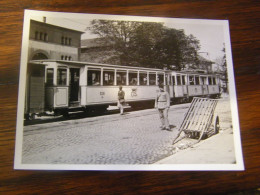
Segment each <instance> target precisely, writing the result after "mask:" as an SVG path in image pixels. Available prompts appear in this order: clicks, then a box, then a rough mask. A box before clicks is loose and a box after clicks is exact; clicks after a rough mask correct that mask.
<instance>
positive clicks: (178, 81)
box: [176, 75, 181, 85]
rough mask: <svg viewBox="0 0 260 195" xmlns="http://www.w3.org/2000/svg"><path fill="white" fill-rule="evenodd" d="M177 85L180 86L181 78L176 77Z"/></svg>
mask: <svg viewBox="0 0 260 195" xmlns="http://www.w3.org/2000/svg"><path fill="white" fill-rule="evenodd" d="M176 78H177V85H181V76H180V75H177V77H176Z"/></svg>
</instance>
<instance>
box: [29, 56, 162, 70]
mask: <svg viewBox="0 0 260 195" xmlns="http://www.w3.org/2000/svg"><path fill="white" fill-rule="evenodd" d="M44 62H57V63H60V64H64V65H76V66H85V65H90V66H97V67H107V68H123V69H138V70H146V71H148V70H153V71H161V72H164V71H165V70H163V69H159V68H145V67H138V66H122V65H113V64H102V63H93V62H82V61H67V60H52V59H46V60H33V61H30V63H38V64H41V63H44Z"/></svg>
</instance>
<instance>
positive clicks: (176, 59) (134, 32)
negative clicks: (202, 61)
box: [88, 20, 200, 70]
mask: <svg viewBox="0 0 260 195" xmlns="http://www.w3.org/2000/svg"><path fill="white" fill-rule="evenodd" d="M88 29H89V30H90V31H91V32H92V33H94V34H97V35H98V36H99V37H100V38H102V40H103V41H104V44H107V43H110V44H111V46H112V48H113V49H114V50H115V53H116V55H117V56H118V58H119V59H120V64H121V65H134V66H144V67H151V68H167V69H177V70H182V69H184V68H185V67H186V66H187V65H192V66H196V65H198V58H197V56H198V52H197V51H198V50H199V49H200V45H199V41H198V40H197V39H196V38H195V37H194V36H192V35H189V36H186V35H185V34H184V31H183V30H176V29H172V28H167V27H165V26H164V25H163V23H155V22H136V21H113V20H93V21H92V22H91V27H89V28H88ZM114 57H115V56H113V58H114Z"/></svg>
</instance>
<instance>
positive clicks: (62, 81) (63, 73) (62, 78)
mask: <svg viewBox="0 0 260 195" xmlns="http://www.w3.org/2000/svg"><path fill="white" fill-rule="evenodd" d="M57 74H58V75H57V76H58V78H57V79H58V85H66V84H67V70H66V69H58V72H57Z"/></svg>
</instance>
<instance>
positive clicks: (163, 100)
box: [154, 84, 171, 131]
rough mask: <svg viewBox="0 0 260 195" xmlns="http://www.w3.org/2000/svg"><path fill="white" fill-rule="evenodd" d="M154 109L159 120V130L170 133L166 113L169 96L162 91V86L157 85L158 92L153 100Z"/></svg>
mask: <svg viewBox="0 0 260 195" xmlns="http://www.w3.org/2000/svg"><path fill="white" fill-rule="evenodd" d="M154 107H155V108H157V109H158V112H159V117H160V120H161V124H162V126H161V129H162V130H167V131H170V130H171V129H170V125H169V120H168V112H169V108H170V95H169V93H168V92H167V91H164V86H163V84H160V85H159V92H158V94H157V96H156V99H155V106H154Z"/></svg>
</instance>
